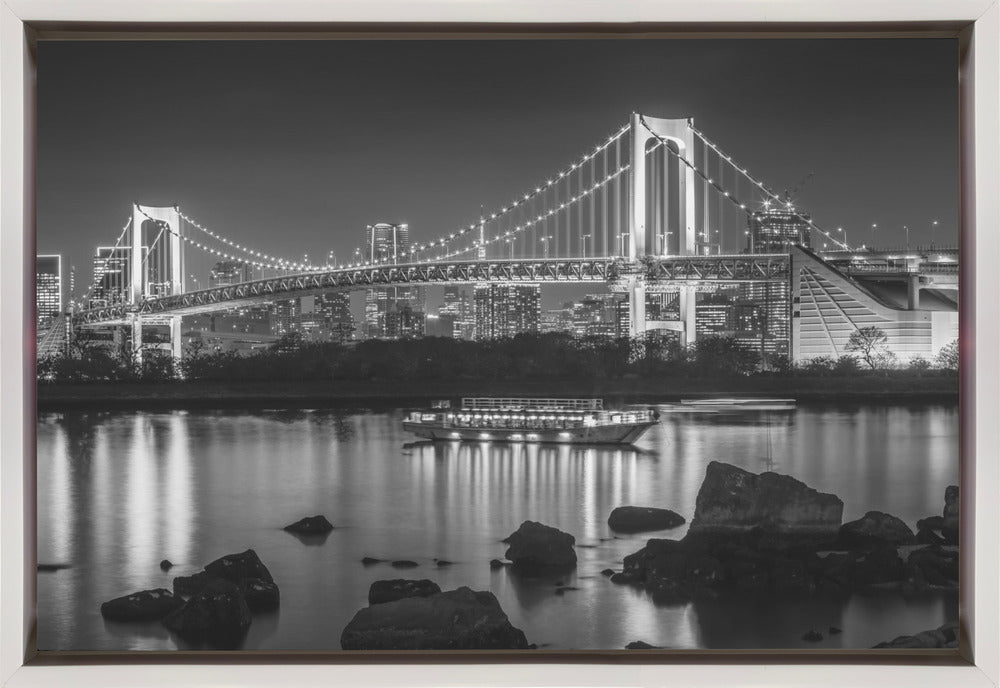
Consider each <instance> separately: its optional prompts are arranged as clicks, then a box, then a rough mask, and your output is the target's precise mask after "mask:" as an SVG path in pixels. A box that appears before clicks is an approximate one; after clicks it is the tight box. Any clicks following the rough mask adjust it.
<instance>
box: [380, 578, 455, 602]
mask: <svg viewBox="0 0 1000 688" xmlns="http://www.w3.org/2000/svg"><path fill="white" fill-rule="evenodd" d="M440 592H441V588H439V587H438V584H437V583H435V582H433V581H429V580H427V579H423V580H406V579H404V578H396V579H394V580H379V581H375V582H374V583H372V585H371V587H370V588H369V589H368V604H385V603H386V602H395V601H396V600H401V599H403V598H404V597H430V596H431V595H437V594H438V593H440Z"/></svg>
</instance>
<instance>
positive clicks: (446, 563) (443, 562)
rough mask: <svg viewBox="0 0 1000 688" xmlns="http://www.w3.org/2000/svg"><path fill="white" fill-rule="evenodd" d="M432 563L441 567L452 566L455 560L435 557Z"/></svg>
mask: <svg viewBox="0 0 1000 688" xmlns="http://www.w3.org/2000/svg"><path fill="white" fill-rule="evenodd" d="M434 563H435V565H436V566H437V567H438V568H441V567H442V566H453V565H454V564H455V562H453V561H448V560H447V559H437V560H436V561H435V562H434Z"/></svg>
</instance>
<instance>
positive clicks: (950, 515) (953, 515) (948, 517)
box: [941, 485, 960, 545]
mask: <svg viewBox="0 0 1000 688" xmlns="http://www.w3.org/2000/svg"><path fill="white" fill-rule="evenodd" d="M959 510H960V509H959V500H958V485H949V486H948V487H946V488H945V490H944V515H943V519H942V523H941V534H942V535H944V540H945V542H947V543H948V544H949V545H957V544H958V516H959Z"/></svg>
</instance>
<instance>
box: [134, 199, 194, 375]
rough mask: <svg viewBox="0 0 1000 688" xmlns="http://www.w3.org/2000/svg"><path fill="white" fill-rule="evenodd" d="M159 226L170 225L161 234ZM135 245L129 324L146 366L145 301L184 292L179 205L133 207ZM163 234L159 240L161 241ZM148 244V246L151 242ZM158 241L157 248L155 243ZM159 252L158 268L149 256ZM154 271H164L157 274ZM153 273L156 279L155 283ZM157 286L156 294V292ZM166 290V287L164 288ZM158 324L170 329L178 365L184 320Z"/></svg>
mask: <svg viewBox="0 0 1000 688" xmlns="http://www.w3.org/2000/svg"><path fill="white" fill-rule="evenodd" d="M157 223H163V224H165V225H166V229H165V231H164V232H163V233H162V234H161V233H160V227H159V226H158V225H157ZM129 233H130V234H131V242H130V243H131V246H130V252H129V262H130V265H129V268H130V269H129V275H130V281H129V286H128V303H129V305H130V306H131V307H132V312H131V313H130V314H129V321H130V325H131V328H132V350H133V351H134V353H135V357H136V362H137V363H138V364H139V365H142V351H143V340H142V326H143V323H144V321H148V319H147V318H144V317H143V316H141V315H140V314H139V306H140V304H141V303H142V301H143V300H144V299H146V298H148V297H150V296H166V295H167V293H164V292H169V294H180V293H182V292H183V291H184V254H183V252H182V251H181V218H180V212H179V211H178V209H177V207H176V206H172V207H153V206H145V205H139V204H138V203H133V204H132V227H131V230H130V232H129ZM158 235H159V238H157V237H158ZM147 242H148V243H147ZM153 242H155V246H154V243H153ZM154 250H155V251H157V252H158V253H157V255H158V256H162V259H161V260H158V261H156V262H157V265H156V266H154V265H153V264H151V263H152V261H150V260H149V256H150V255H151V254H152V253H153V251H154ZM154 268H158V269H160V270H161V274H155V273H154V272H153V271H154ZM151 273H153V274H155V277H156V279H155V280H151V279H150V277H151ZM154 285H156V293H154V288H153V287H154ZM164 287H165V288H164ZM153 322H155V323H157V324H166V325H167V326H168V327H169V330H170V354H171V356H173V358H174V361H175V362H179V361H180V359H181V344H182V341H181V317H180V316H178V315H172V316H157V318H156V319H155V321H153Z"/></svg>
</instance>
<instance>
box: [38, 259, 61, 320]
mask: <svg viewBox="0 0 1000 688" xmlns="http://www.w3.org/2000/svg"><path fill="white" fill-rule="evenodd" d="M62 291H63V285H62V256H59V255H45V256H36V257H35V312H36V316H37V327H38V329H39V330H45V329H48V328H50V327H51V326H52V323H53V322H54V321H55V319H56V318H57V317H58V316H59V314H60V313H61V312H62V309H63V294H62Z"/></svg>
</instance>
